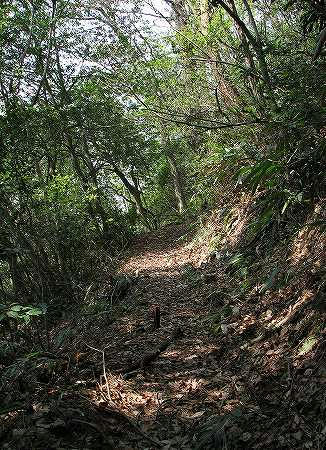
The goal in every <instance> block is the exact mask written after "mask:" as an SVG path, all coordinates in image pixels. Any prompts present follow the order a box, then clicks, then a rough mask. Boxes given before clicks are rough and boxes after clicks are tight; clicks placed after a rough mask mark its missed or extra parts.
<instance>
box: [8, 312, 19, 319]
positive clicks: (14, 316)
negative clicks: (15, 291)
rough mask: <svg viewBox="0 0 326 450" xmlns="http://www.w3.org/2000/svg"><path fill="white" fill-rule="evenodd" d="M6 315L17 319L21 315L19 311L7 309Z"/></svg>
mask: <svg viewBox="0 0 326 450" xmlns="http://www.w3.org/2000/svg"><path fill="white" fill-rule="evenodd" d="M7 316H8V317H11V318H13V319H18V318H20V317H21V316H20V314H19V312H17V311H8V312H7Z"/></svg>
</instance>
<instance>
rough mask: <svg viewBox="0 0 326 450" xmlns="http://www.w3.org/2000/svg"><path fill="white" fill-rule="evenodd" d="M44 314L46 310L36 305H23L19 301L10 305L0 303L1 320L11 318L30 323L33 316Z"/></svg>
mask: <svg viewBox="0 0 326 450" xmlns="http://www.w3.org/2000/svg"><path fill="white" fill-rule="evenodd" d="M42 314H44V310H43V309H42V308H39V307H36V306H30V305H28V306H22V305H19V304H18V303H12V304H11V305H8V306H6V305H2V304H0V322H2V321H5V320H8V319H9V320H14V321H17V322H24V323H26V324H28V323H29V322H30V321H31V319H32V317H35V316H40V315H42Z"/></svg>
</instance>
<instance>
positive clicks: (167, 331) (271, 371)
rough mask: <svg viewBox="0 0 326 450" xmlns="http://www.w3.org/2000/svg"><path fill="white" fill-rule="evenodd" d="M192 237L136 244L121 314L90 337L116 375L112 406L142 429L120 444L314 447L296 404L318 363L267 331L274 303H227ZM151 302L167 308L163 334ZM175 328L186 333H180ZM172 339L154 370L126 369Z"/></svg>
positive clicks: (127, 263)
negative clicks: (296, 355)
mask: <svg viewBox="0 0 326 450" xmlns="http://www.w3.org/2000/svg"><path fill="white" fill-rule="evenodd" d="M186 232H187V230H186V228H185V227H184V226H177V227H176V226H171V227H167V228H165V229H164V230H161V231H160V232H157V233H149V234H147V235H145V236H142V237H140V238H139V239H138V240H137V241H135V243H134V244H133V246H132V248H131V249H130V256H129V257H126V258H125V259H124V261H123V262H122V263H121V265H120V268H119V271H120V272H121V273H123V274H127V275H129V276H131V277H132V279H133V283H132V286H131V288H130V290H129V293H128V295H127V296H126V298H124V300H123V301H122V305H121V306H123V308H124V309H125V313H124V314H123V315H122V317H120V318H119V320H117V321H116V322H114V323H113V324H112V325H110V326H109V327H108V328H106V330H105V335H103V336H102V337H101V338H99V336H98V335H97V336H95V335H94V345H96V346H97V347H98V348H103V347H105V348H106V352H105V353H106V366H107V368H109V370H110V371H111V372H110V373H111V374H112V375H113V376H115V377H118V378H119V381H118V383H116V387H117V393H115V391H114V389H113V394H112V395H113V396H114V401H115V403H116V405H117V406H118V407H119V408H120V410H121V411H123V412H124V414H125V415H126V416H128V417H130V418H132V420H133V421H134V423H137V427H138V433H137V432H136V433H135V430H130V429H128V427H127V429H126V430H127V431H126V433H125V434H123V433H122V434H121V433H120V437H118V438H117V439H118V440H115V444H114V447H115V448H121V449H124V448H126V449H156V448H164V449H165V450H168V449H170V450H172V449H188V450H190V449H198V450H200V449H202V450H205V449H219V448H221V449H222V448H228V449H237V448H239V449H246V448H263V447H265V448H271V449H274V448H317V447H314V446H315V443H316V442H322V439H323V438H324V437H325V435H323V436H320V438H318V439H319V440H318V441H316V440H315V441H311V442H312V445H313V446H312V447H305V446H302V447H301V446H300V444H301V443H300V440H301V439H302V436H303V433H305V432H306V433H307V435H308V433H310V431H309V429H310V427H311V425H310V423H309V421H308V422H305V421H304V420H303V419H302V414H301V415H300V414H298V408H297V407H293V399H294V398H295V399H296V403H295V404H296V405H300V402H301V401H302V397H303V390H304V388H305V386H306V385H307V376H304V374H306V375H307V373H308V372H309V374H316V373H317V372H316V370H317V371H318V370H319V366H318V364H317V365H316V364H315V363H313V362H312V361H311V360H306V361H304V362H303V361H301V360H300V359H299V360H297V361H295V362H293V363H292V362H291V363H290V362H289V361H290V360H289V359H288V356H289V354H288V349H289V346H288V335H287V333H288V331H286V329H285V331H286V332H284V331H283V332H282V333H283V334H282V333H281V334H280V333H279V332H277V333H274V334H272V335H268V336H263V335H261V329H262V327H261V324H262V320H261V319H260V317H261V316H262V315H263V314H265V309H267V308H268V305H261V304H259V303H258V302H257V304H254V305H253V304H250V303H249V302H247V303H243V302H242V303H241V302H240V303H239V301H237V302H235V303H232V302H231V303H230V302H229V301H228V295H229V294H226V296H225V295H224V294H225V293H227V292H228V290H230V276H229V275H228V274H226V273H225V267H223V265H221V264H220V263H217V262H216V263H213V264H210V265H207V266H206V267H204V268H199V267H198V262H199V259H200V258H201V257H202V255H200V254H199V253H196V252H194V251H192V252H191V251H190V248H189V245H188V243H187V239H185V236H186ZM136 273H137V277H136V276H135V274H136ZM233 288H234V286H233ZM152 305H159V306H160V310H161V327H160V328H159V329H157V330H154V329H153V319H152V316H151V312H150V311H151V306H152ZM240 309H241V311H240ZM222 311H223V314H224V319H223V323H224V325H221V323H222V322H221V317H222V315H221V312H222ZM214 321H215V322H216V323H217V331H216V332H215V333H214ZM212 325H213V326H212ZM223 326H224V327H225V328H224V332H223V330H222V332H221V328H222V327H223ZM263 329H264V328H263ZM175 330H179V331H180V330H181V333H178V336H177V337H173V336H174V332H175ZM166 342H169V345H168V346H167V348H166V349H164V351H162V352H161V353H160V354H156V356H155V357H154V358H152V360H151V361H150V362H149V364H147V363H146V362H145V363H144V364H138V366H139V365H140V366H141V367H137V368H136V370H133V371H131V373H130V371H128V369H129V368H130V367H133V366H135V363H136V365H137V362H139V361H141V360H143V359H144V357H145V358H146V356H145V355H148V354H150V353H153V352H155V351H156V350H157V349H158V348H159V347H160V346H161V345H162V343H166ZM312 367H313V369H312ZM307 370H308V372H307ZM299 371H300V372H299ZM126 372H128V373H126ZM299 373H300V376H299ZM320 374H321V375H320ZM318 377H319V378H314V379H313V380H310V381H311V392H310V397H309V399H308V398H306V401H308V404H311V405H312V404H315V403H316V404H317V403H318V402H319V403H318V404H320V402H321V395H322V392H323V389H322V386H321V385H320V379H322V377H323V375H322V373H321V372H320V371H319V372H318ZM294 380H295V383H294ZM316 380H317V381H318V383H319V384H316V382H317V381H316ZM316 386H318V388H317V389H316ZM314 389H315V390H314ZM325 401H326V400H325ZM322 413H323V414H324V415H325V411H323V412H322ZM293 421H294V425H291V424H292V422H293ZM295 421H296V422H295ZM124 430H125V429H124ZM146 436H147V438H146ZM117 442H118V443H117ZM305 444H306V442H305ZM318 445H319V444H318ZM319 448H323V447H319Z"/></svg>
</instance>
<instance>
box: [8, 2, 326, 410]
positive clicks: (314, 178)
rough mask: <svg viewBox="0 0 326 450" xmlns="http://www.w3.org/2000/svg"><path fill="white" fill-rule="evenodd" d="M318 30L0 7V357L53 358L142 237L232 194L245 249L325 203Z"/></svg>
mask: <svg viewBox="0 0 326 450" xmlns="http://www.w3.org/2000/svg"><path fill="white" fill-rule="evenodd" d="M325 21H326V9H325V5H324V1H323V0H320V1H313V2H310V1H283V0H275V1H269V0H257V1H250V0H243V1H240V0H239V1H238V0H225V1H222V0H181V1H179V0H171V1H170V0H169V1H167V0H166V3H162V4H160V3H159V2H154V3H151V2H147V1H144V2H142V1H133V0H130V1H127V0H126V1H125V0H121V1H120V0H117V1H109V0H11V1H2V2H0V45H1V57H0V108H1V109H0V136H1V153H0V214H1V229H0V303H1V305H0V308H1V310H0V326H1V327H2V329H3V336H4V337H6V339H7V340H8V342H9V344H8V345H9V347H8V348H7V347H6V349H3V358H5V356H6V354H7V353H8V354H12V349H13V348H14V345H15V342H16V343H17V342H18V341H19V339H21V338H22V337H23V339H25V340H26V342H28V345H29V346H30V347H29V348H30V349H33V350H34V351H35V350H36V349H37V350H40V349H42V350H44V351H51V350H53V348H51V345H50V336H49V333H50V329H51V326H52V325H53V324H54V323H55V322H56V320H58V318H62V316H64V315H65V313H66V312H69V311H70V310H71V311H75V308H76V305H78V304H79V303H80V302H82V300H85V298H86V297H87V296H88V294H89V292H90V290H91V289H94V290H95V291H96V286H97V285H96V283H97V282H98V280H99V278H101V277H103V278H104V277H106V279H109V280H112V278H110V277H111V276H112V274H113V273H114V270H115V261H116V259H117V257H118V256H119V255H120V254H121V252H122V251H124V250H125V249H126V248H127V247H128V244H129V243H130V241H131V239H132V238H133V236H135V235H136V234H139V233H140V232H144V231H146V230H147V231H149V230H152V231H153V230H156V229H160V228H162V227H164V226H165V225H167V224H171V223H183V222H187V223H192V224H193V226H195V227H196V226H197V225H200V224H201V223H202V222H201V220H202V219H201V218H202V216H203V215H205V214H207V211H210V210H214V209H217V208H218V209H219V210H221V209H222V208H224V211H226V214H225V215H224V217H226V220H227V217H228V215H227V212H228V211H229V210H231V205H232V204H233V203H232V202H233V201H234V198H235V197H236V198H239V199H240V198H244V196H246V195H247V196H249V197H250V208H251V211H254V214H252V215H251V216H250V224H249V225H250V226H248V228H247V229H246V232H245V233H244V241H245V243H246V245H250V243H252V242H255V243H257V240H258V239H260V237H261V236H262V235H263V234H265V236H266V232H267V233H268V234H269V236H272V237H273V239H274V240H279V239H283V238H284V239H287V238H288V237H289V236H290V235H291V233H292V234H293V232H294V231H298V230H299V229H300V227H302V226H303V224H304V219H305V218H306V217H307V216H308V215H309V213H311V212H313V211H314V209H315V206H316V204H317V203H318V201H319V200H320V199H321V198H323V196H324V194H325V177H326V172H325V168H324V167H325V162H326V153H325V148H326V141H325V136H326V104H325V96H326V90H325V89H326V88H325V86H326V63H325V58H324V55H323V45H324V42H325V40H326V38H325V35H326V32H325V29H324V26H325ZM249 197H246V199H247V200H246V201H248V198H249ZM228 208H229V210H228ZM231 215H232V214H231ZM230 217H231V216H229V219H230ZM309 225H310V226H311V227H317V228H318V229H323V228H324V227H325V222H324V221H323V220H316V221H314V222H311V223H310V224H309ZM219 245H222V244H221V242H217V243H216V248H219ZM249 284H250V283H249ZM247 287H248V286H247ZM109 288H110V287H107V289H109ZM111 288H112V284H111ZM100 294H103V293H101V292H100ZM100 294H99V295H100ZM110 295H111V304H112V295H113V294H112V293H111V294H110ZM111 306H112V305H111ZM104 309H106V308H104ZM19 333H20V334H19ZM1 351H2V350H1V348H0V358H1ZM15 351H16V350H15ZM6 352H7V353H6ZM0 365H1V362H0ZM0 413H1V407H0Z"/></svg>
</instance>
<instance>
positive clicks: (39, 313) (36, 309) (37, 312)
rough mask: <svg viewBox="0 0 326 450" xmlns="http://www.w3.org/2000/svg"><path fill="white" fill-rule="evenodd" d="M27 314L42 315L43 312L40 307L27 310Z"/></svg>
mask: <svg viewBox="0 0 326 450" xmlns="http://www.w3.org/2000/svg"><path fill="white" fill-rule="evenodd" d="M26 314H28V315H29V316H40V315H41V314H42V311H41V310H40V309H39V308H31V309H29V310H28V311H26Z"/></svg>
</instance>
